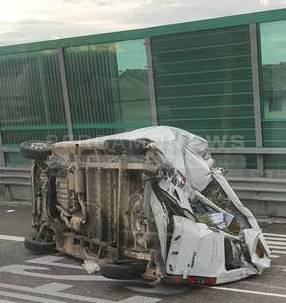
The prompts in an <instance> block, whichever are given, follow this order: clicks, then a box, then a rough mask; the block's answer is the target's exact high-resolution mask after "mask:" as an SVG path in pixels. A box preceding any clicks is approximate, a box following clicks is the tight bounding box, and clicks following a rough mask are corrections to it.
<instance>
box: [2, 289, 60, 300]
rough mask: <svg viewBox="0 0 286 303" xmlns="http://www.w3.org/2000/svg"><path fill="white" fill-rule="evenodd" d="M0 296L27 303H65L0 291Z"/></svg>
mask: <svg viewBox="0 0 286 303" xmlns="http://www.w3.org/2000/svg"><path fill="white" fill-rule="evenodd" d="M0 296H2V297H7V298H13V299H21V300H25V301H28V302H37V303H65V302H64V301H59V300H54V299H47V298H41V297H35V296H30V295H25V294H19V293H15V292H13V293H12V292H6V291H0Z"/></svg>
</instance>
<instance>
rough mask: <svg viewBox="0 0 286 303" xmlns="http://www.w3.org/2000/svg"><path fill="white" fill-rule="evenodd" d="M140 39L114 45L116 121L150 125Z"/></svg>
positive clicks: (144, 56) (146, 82)
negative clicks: (117, 100) (118, 100)
mask: <svg viewBox="0 0 286 303" xmlns="http://www.w3.org/2000/svg"><path fill="white" fill-rule="evenodd" d="M144 42H145V41H144V40H132V41H123V42H118V43H117V44H116V54H117V64H118V83H119V94H120V105H119V106H118V112H117V116H116V117H117V120H118V121H124V122H125V123H139V124H140V123H142V124H143V125H142V126H145V125H151V105H150V96H149V87H148V73H147V55H146V49H145V43H144Z"/></svg>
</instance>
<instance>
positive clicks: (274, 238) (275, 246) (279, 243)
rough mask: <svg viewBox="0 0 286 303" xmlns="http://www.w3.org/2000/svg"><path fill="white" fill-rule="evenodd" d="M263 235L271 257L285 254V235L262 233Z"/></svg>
mask: <svg viewBox="0 0 286 303" xmlns="http://www.w3.org/2000/svg"><path fill="white" fill-rule="evenodd" d="M264 237H265V240H266V242H267V244H268V246H269V249H270V251H271V258H273V256H276V257H278V258H279V257H280V256H281V255H286V235H282V234H272V233H264Z"/></svg>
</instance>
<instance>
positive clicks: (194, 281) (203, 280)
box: [164, 276, 217, 286]
mask: <svg viewBox="0 0 286 303" xmlns="http://www.w3.org/2000/svg"><path fill="white" fill-rule="evenodd" d="M164 280H165V282H167V283H168V284H176V285H178V284H189V285H209V286H210V285H215V284H216V282H217V278H216V277H200V276H188V278H187V279H186V280H185V279H183V278H182V276H168V277H166V278H164Z"/></svg>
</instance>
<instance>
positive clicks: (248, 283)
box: [239, 281, 285, 291]
mask: <svg viewBox="0 0 286 303" xmlns="http://www.w3.org/2000/svg"><path fill="white" fill-rule="evenodd" d="M239 283H242V284H245V285H253V286H259V287H262V288H270V289H279V290H284V291H285V287H282V286H276V285H269V284H267V285H265V283H259V282H252V281H240V282H239Z"/></svg>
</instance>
